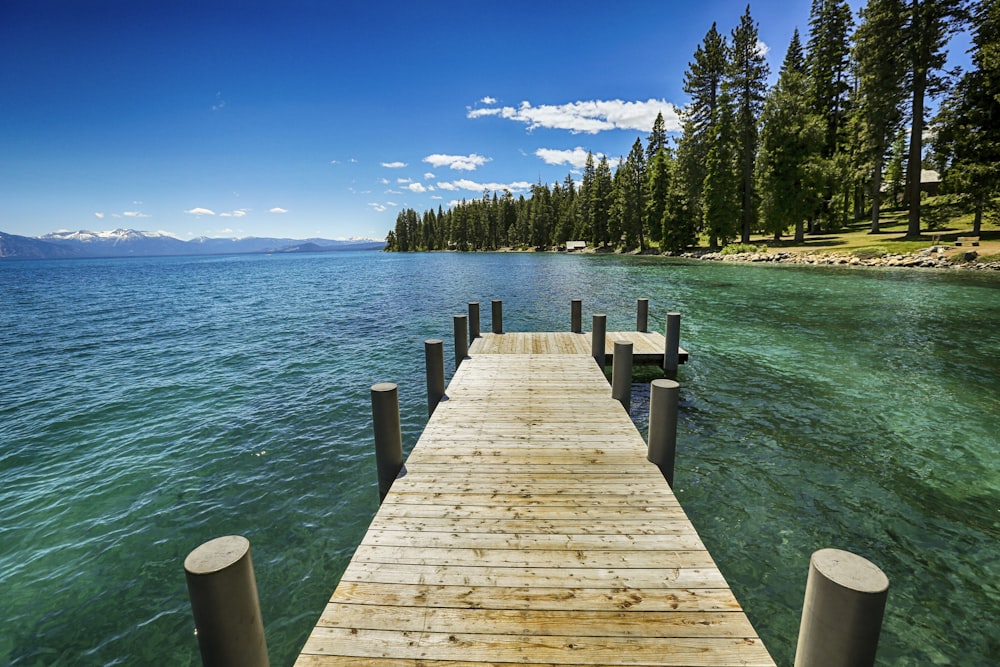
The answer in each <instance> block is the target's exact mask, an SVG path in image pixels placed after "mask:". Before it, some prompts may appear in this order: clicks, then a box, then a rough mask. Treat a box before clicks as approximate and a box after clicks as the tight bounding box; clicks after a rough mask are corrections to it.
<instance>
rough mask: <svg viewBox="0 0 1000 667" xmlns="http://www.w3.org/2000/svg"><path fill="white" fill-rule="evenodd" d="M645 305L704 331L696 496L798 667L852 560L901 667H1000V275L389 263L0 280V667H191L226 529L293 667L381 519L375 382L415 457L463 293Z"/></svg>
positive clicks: (266, 262)
mask: <svg viewBox="0 0 1000 667" xmlns="http://www.w3.org/2000/svg"><path fill="white" fill-rule="evenodd" d="M637 297H648V298H649V299H650V317H651V320H650V321H651V323H656V326H657V327H662V322H663V320H664V317H665V314H666V312H668V311H670V310H678V311H680V312H681V313H682V315H683V320H682V340H681V343H682V345H683V346H684V347H685V348H687V349H688V350H689V351H690V352H691V361H690V363H689V364H687V365H686V366H682V367H681V370H680V376H679V380H680V381H681V383H682V405H681V417H680V426H679V445H678V448H679V452H678V460H677V472H676V491H677V494H678V496H679V498H680V500H681V502H682V503H683V505H684V507H685V509H686V510H687V512H688V514H689V515H690V516H691V518H692V520H693V522H694V523H695V525H696V527H697V528H698V530H699V532H700V533H701V535H702V537H703V539H704V541H705V543H706V544H707V545H708V547H709V549H710V550H711V551H712V553H713V555H714V556H715V558H716V560H717V562H718V564H719V566H720V568H721V569H722V571H723V573H724V574H725V576H726V577H727V578H728V580H729V582H730V583H731V585H732V587H733V589H734V590H735V592H736V594H737V597H738V598H739V599H740V601H741V602H742V603H743V605H744V607H745V609H746V610H747V613H748V615H749V617H750V619H751V621H752V622H753V623H754V625H755V627H756V628H757V629H758V631H759V633H760V635H761V636H762V637H763V639H764V641H765V643H766V645H767V646H768V648H769V650H770V651H771V653H772V654H773V655H774V657H775V659H776V660H777V661H778V663H779V664H781V665H790V664H791V661H792V656H793V653H794V649H795V638H796V635H797V632H798V622H799V614H800V610H801V603H802V593H803V590H804V587H805V577H806V572H807V568H808V561H809V555H810V554H811V553H812V551H814V550H816V549H819V548H823V547H839V548H843V549H848V550H851V551H854V552H856V553H859V554H861V555H863V556H866V557H868V558H870V559H871V560H872V561H874V562H875V563H877V564H878V565H879V566H881V567H882V568H883V570H884V571H885V572H886V574H887V575H888V576H889V578H890V581H891V587H890V594H889V603H888V609H887V612H886V620H885V625H884V628H883V634H882V639H881V643H880V647H879V664H880V665H935V664H940V665H953V664H962V665H984V666H985V665H995V664H996V663H997V660H998V656H1000V631H998V630H997V625H996V623H997V610H998V609H1000V444H998V428H997V423H996V419H997V415H998V414H1000V276H997V275H982V274H964V273H961V274H960V273H938V272H922V271H900V270H847V269H821V268H815V267H790V266H737V265H732V264H722V263H702V262H680V261H665V260H662V259H659V258H627V257H607V256H593V255H590V256H580V255H570V256H566V255H549V254H545V255H541V254H539V255H534V254H512V255H510V254H508V255H500V254H478V255H460V254H423V255H398V254H382V253H330V254H323V255H283V256H238V257H211V258H163V259H116V260H90V261H58V262H6V263H0V591H2V597H0V599H2V603H0V664H13V665H78V664H129V665H134V664H170V665H197V664H199V657H198V649H197V641H196V637H195V636H194V635H193V621H192V618H191V612H190V607H189V604H188V600H187V591H186V587H185V583H184V572H183V560H184V557H185V556H186V555H187V553H188V552H189V551H190V550H191V549H193V548H194V547H196V546H198V545H199V544H200V543H202V542H204V541H205V540H208V539H210V538H213V537H216V536H219V535H225V534H234V533H235V534H242V535H246V536H247V537H249V538H250V540H251V542H252V544H253V555H254V565H255V568H256V572H257V580H258V587H259V590H260V597H261V606H262V612H263V615H264V622H265V627H266V631H267V638H268V645H269V648H270V651H271V658H272V664H274V665H288V664H291V662H292V661H293V660H294V658H295V656H296V655H297V652H298V649H299V648H300V647H301V645H302V643H303V642H304V640H305V638H306V636H307V635H308V633H309V631H310V629H311V628H312V626H313V624H314V623H315V621H316V620H317V618H318V616H319V613H320V611H321V609H322V607H323V604H324V602H325V600H326V599H327V598H328V596H329V594H330V593H331V592H332V591H333V589H334V587H335V585H336V583H337V580H338V577H339V576H340V574H341V572H342V571H343V569H344V567H345V566H346V564H347V562H348V560H349V559H350V557H351V555H352V553H353V551H354V548H355V547H356V545H357V543H358V542H359V541H360V539H361V537H362V536H363V535H364V532H365V529H366V528H367V525H368V523H369V521H370V519H371V517H372V515H373V514H374V512H375V510H376V505H377V491H376V480H375V470H374V455H373V453H372V444H371V429H370V403H369V387H370V386H371V385H372V384H374V383H376V382H381V381H393V382H397V383H399V385H400V393H401V410H402V418H403V432H404V447H405V448H406V449H407V451H408V450H409V448H410V447H412V445H413V444H414V443H415V442H416V439H417V437H418V436H419V434H420V430H421V428H422V426H423V424H424V423H425V421H426V396H425V393H424V374H423V373H424V371H423V341H424V340H425V339H427V338H442V339H444V340H445V342H446V360H447V361H446V366H447V367H448V377H449V378H450V376H451V371H452V363H451V361H450V359H452V358H453V357H452V356H451V332H452V321H451V316H452V315H453V314H459V313H463V312H465V309H466V304H467V303H468V302H469V301H476V300H478V301H481V302H482V303H483V329H484V330H488V328H489V302H490V300H491V299H494V298H499V299H503V301H504V326H505V329H507V330H509V331H517V330H565V329H568V327H569V310H570V308H569V302H570V300H571V299H573V298H581V299H583V306H584V311H583V312H584V322H585V328H587V324H589V321H590V317H589V316H590V313H594V312H604V313H607V315H608V327H609V330H614V329H630V328H634V326H635V299H636V298H637ZM636 403H639V402H636ZM635 407H636V410H635V412H636V414H635V418H636V421H637V422H638V423H639V425H640V426H641V428H642V430H643V431H644V428H645V427H644V425H643V423H642V422H643V417H642V414H641V412H642V408H641V405H636V406H635Z"/></svg>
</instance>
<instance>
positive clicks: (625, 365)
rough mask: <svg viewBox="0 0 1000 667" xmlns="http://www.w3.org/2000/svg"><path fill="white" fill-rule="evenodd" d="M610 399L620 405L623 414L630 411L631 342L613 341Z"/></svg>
mask: <svg viewBox="0 0 1000 667" xmlns="http://www.w3.org/2000/svg"><path fill="white" fill-rule="evenodd" d="M611 398H613V399H615V400H616V401H618V402H619V403H621V404H622V407H623V408H625V412H628V411H629V410H631V409H632V341H620V340H616V341H615V356H614V358H613V359H612V360H611Z"/></svg>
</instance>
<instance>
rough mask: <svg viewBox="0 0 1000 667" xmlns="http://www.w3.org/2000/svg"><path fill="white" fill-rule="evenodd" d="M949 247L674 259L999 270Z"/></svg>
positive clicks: (706, 253)
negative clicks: (867, 254)
mask: <svg viewBox="0 0 1000 667" xmlns="http://www.w3.org/2000/svg"><path fill="white" fill-rule="evenodd" d="M951 249H952V248H949V247H946V246H940V245H936V246H931V247H929V248H925V249H923V250H918V251H916V252H909V253H891V254H885V255H880V256H877V257H861V256H858V255H856V254H853V253H849V252H816V251H812V250H803V251H799V252H791V251H788V250H779V251H777V252H742V253H731V254H727V255H723V254H722V253H720V252H710V251H704V252H685V253H681V254H680V255H676V256H677V257H684V258H687V259H699V260H703V261H715V262H745V263H762V262H763V263H773V264H798V265H810V266H863V267H874V268H915V269H948V270H962V271H1000V261H990V262H982V261H979V257H980V253H979V252H978V251H977V250H974V249H969V250H959V252H952V253H948V252H947V251H948V250H951Z"/></svg>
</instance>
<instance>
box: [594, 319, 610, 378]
mask: <svg viewBox="0 0 1000 667" xmlns="http://www.w3.org/2000/svg"><path fill="white" fill-rule="evenodd" d="M607 331H608V316H607V315H601V314H596V315H594V317H593V323H592V325H591V330H590V353H591V354H592V355H593V357H594V360H595V361H596V362H597V365H598V366H600V367H601V369H603V368H604V345H605V342H606V341H605V340H604V339H605V338H606V337H607Z"/></svg>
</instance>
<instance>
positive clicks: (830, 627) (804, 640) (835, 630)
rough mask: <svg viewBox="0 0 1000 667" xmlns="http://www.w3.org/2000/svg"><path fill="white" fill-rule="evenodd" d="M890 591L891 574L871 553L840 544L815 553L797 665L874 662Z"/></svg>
mask: <svg viewBox="0 0 1000 667" xmlns="http://www.w3.org/2000/svg"><path fill="white" fill-rule="evenodd" d="M888 595H889V579H888V577H886V576H885V573H883V572H882V570H881V569H879V567H878V566H877V565H875V564H874V563H872V562H871V561H869V560H868V559H866V558H862V557H861V556H858V555H856V554H852V553H851V552H849V551H842V550H840V549H820V550H819V551H816V552H815V553H813V555H812V557H811V558H810V559H809V576H808V578H807V579H806V594H805V600H804V602H803V604H802V622H801V624H800V626H799V641H798V646H797V647H796V649H795V667H869V666H870V665H874V664H875V651H876V649H877V648H878V638H879V634H880V633H881V630H882V615H883V613H884V612H885V603H886V598H887V597H888Z"/></svg>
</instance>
